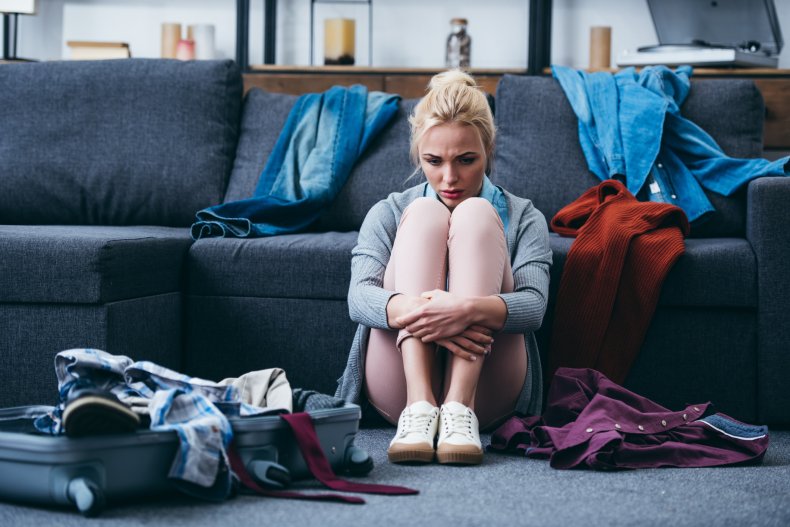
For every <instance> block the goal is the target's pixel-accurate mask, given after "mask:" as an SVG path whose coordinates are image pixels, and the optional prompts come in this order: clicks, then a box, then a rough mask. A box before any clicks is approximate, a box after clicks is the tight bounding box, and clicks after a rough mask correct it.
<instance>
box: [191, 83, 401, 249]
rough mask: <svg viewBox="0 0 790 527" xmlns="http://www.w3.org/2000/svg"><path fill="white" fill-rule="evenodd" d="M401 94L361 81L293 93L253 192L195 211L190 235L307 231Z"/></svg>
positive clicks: (391, 114)
mask: <svg viewBox="0 0 790 527" xmlns="http://www.w3.org/2000/svg"><path fill="white" fill-rule="evenodd" d="M399 101H400V96H399V95H392V94H388V93H382V92H368V90H367V88H366V87H364V86H362V85H359V84H357V85H354V86H351V87H349V88H344V87H342V86H334V87H332V88H330V89H329V90H327V91H326V92H324V93H308V94H305V95H302V96H301V97H299V99H297V101H296V103H295V104H294V106H293V108H292V109H291V112H290V113H289V114H288V119H287V120H286V122H285V125H284V126H283V130H282V132H280V136H279V138H278V139H277V143H276V144H275V145H274V149H273V150H272V153H271V155H270V156H269V159H268V161H267V162H266V166H265V167H264V169H263V172H262V173H261V177H260V179H259V180H258V186H257V187H256V189H255V195H254V196H252V197H250V198H247V199H242V200H238V201H231V202H228V203H222V204H220V205H215V206H213V207H209V208H207V209H203V210H200V211H198V212H197V214H196V217H197V221H196V222H195V223H194V224H192V229H191V234H192V238H193V239H195V240H198V239H200V238H207V237H217V236H219V237H225V236H228V237H230V236H232V237H237V238H244V237H254V236H274V235H277V234H288V233H294V232H299V231H302V230H304V229H306V228H307V227H308V226H309V225H310V224H311V223H313V222H314V221H315V220H317V219H318V217H319V216H320V215H321V213H322V212H323V211H324V210H325V209H326V208H327V207H328V206H329V205H330V204H331V203H332V200H334V199H335V197H336V196H337V194H338V193H339V192H340V189H341V188H343V185H344V184H345V182H346V179H348V176H349V174H350V173H351V169H352V168H353V166H354V163H356V161H357V158H358V157H359V156H360V155H361V154H362V152H364V151H365V149H366V148H367V147H368V145H369V144H370V143H371V142H372V141H373V139H375V138H376V137H377V135H378V134H379V132H381V130H383V129H384V127H385V126H386V125H387V123H389V121H390V120H391V119H392V118H393V117H394V116H395V114H396V113H397V111H398V106H399Z"/></svg>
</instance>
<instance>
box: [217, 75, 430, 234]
mask: <svg viewBox="0 0 790 527" xmlns="http://www.w3.org/2000/svg"><path fill="white" fill-rule="evenodd" d="M296 99H297V96H295V95H284V94H279V93H269V92H266V91H263V90H260V89H258V88H253V89H251V90H250V91H249V92H247V96H246V97H245V99H244V110H243V114H242V120H241V136H240V138H239V146H238V149H237V152H236V161H235V163H234V166H233V173H232V174H231V178H230V182H229V183H228V191H227V193H226V194H225V199H224V201H225V202H229V201H236V200H240V199H244V198H249V197H251V196H252V195H253V194H254V192H255V187H256V186H257V184H258V179H259V178H260V175H261V172H262V171H263V168H264V166H265V165H266V160H267V159H268V158H269V154H270V153H271V151H272V150H273V149H274V144H275V143H276V142H277V138H278V137H279V136H280V131H281V130H282V128H283V125H284V124H285V121H286V119H287V118H288V113H289V112H290V111H291V107H292V106H293V105H294V102H296ZM416 103H417V101H416V100H402V101H401V102H400V107H399V109H398V113H397V115H396V116H395V117H394V118H393V119H392V122H390V124H389V125H388V126H387V127H386V128H385V129H384V130H383V131H382V132H381V133H380V134H379V136H378V137H377V138H376V139H375V140H374V141H373V142H372V143H371V144H370V146H369V147H368V149H367V150H366V151H365V152H364V153H363V154H362V156H361V157H360V158H359V160H357V163H356V165H354V169H353V170H352V172H351V174H350V175H349V178H348V180H347V181H346V184H345V185H344V186H343V189H342V190H341V191H340V194H339V195H338V196H337V198H336V199H335V201H334V202H333V204H332V206H331V207H329V208H328V209H327V210H326V212H325V213H324V214H323V215H322V216H321V218H320V219H319V220H318V222H317V224H316V228H317V229H318V230H320V231H354V230H358V229H359V227H360V225H362V220H364V219H365V215H366V214H367V212H368V210H370V208H371V207H372V206H373V205H375V204H376V202H377V201H379V200H380V199H382V198H385V197H387V195H388V194H390V193H391V192H400V191H403V190H405V189H406V188H408V187H410V186H412V185H415V184H417V183H418V182H419V181H420V180H416V179H414V180H410V181H406V180H407V178H408V177H409V175H410V174H411V173H412V172H413V170H414V167H413V165H412V164H411V161H410V160H409V123H408V116H409V114H410V113H411V111H412V110H413V108H414V105H415V104H416Z"/></svg>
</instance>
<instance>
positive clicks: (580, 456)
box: [490, 368, 768, 470]
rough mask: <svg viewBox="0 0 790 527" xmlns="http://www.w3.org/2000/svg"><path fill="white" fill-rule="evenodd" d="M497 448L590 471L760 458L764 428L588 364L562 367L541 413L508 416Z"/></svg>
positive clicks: (495, 444) (496, 440)
mask: <svg viewBox="0 0 790 527" xmlns="http://www.w3.org/2000/svg"><path fill="white" fill-rule="evenodd" d="M490 448H491V449H492V450H494V451H507V452H517V453H520V454H524V455H526V456H528V457H535V458H549V459H550V463H551V466H552V467H553V468H561V469H567V468H576V467H580V468H592V469H595V470H610V469H625V468H657V467H712V466H722V465H736V464H746V463H759V462H761V461H762V459H763V456H764V455H765V452H766V450H767V449H768V428H767V427H765V426H753V425H747V424H744V423H741V422H738V421H736V420H734V419H732V418H731V417H728V416H726V415H724V414H720V413H714V412H713V409H712V405H711V403H705V404H696V405H691V406H688V407H686V408H685V409H684V410H681V411H679V412H670V411H669V410H667V409H666V408H664V407H663V406H660V405H658V404H656V403H654V402H653V401H650V400H649V399H647V398H645V397H642V396H640V395H637V394H635V393H633V392H630V391H628V390H626V389H625V388H623V387H622V386H619V385H617V384H615V383H614V382H612V381H611V380H609V379H608V378H606V377H605V376H604V375H603V374H602V373H599V372H597V371H595V370H590V369H576V368H560V369H558V370H557V373H556V374H555V376H554V379H553V381H552V384H551V388H550V389H549V396H548V402H547V406H546V411H545V412H544V413H543V416H542V417H533V416H529V417H512V418H511V419H509V420H508V421H506V422H505V423H504V424H503V425H502V426H500V427H499V428H498V429H497V430H496V431H495V432H494V434H493V435H492V436H491V447H490Z"/></svg>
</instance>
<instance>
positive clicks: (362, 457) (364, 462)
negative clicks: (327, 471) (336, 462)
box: [345, 445, 373, 476]
mask: <svg viewBox="0 0 790 527" xmlns="http://www.w3.org/2000/svg"><path fill="white" fill-rule="evenodd" d="M345 466H346V472H347V473H348V474H350V475H352V476H365V475H367V474H368V473H369V472H370V471H371V470H373V458H371V457H370V455H369V454H368V453H367V452H366V451H364V450H362V449H361V448H359V447H358V446H356V445H349V447H348V448H347V449H346V461H345Z"/></svg>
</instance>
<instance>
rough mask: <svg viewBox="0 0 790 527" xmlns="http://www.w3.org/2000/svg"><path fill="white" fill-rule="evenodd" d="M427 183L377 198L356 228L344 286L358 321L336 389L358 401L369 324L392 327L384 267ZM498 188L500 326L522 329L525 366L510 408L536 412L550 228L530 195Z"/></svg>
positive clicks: (514, 330)
mask: <svg viewBox="0 0 790 527" xmlns="http://www.w3.org/2000/svg"><path fill="white" fill-rule="evenodd" d="M427 185H428V184H427V183H421V184H419V185H417V186H415V187H412V188H410V189H408V190H406V191H404V192H396V193H392V194H390V195H389V196H388V197H387V198H386V199H384V200H381V201H379V202H378V203H377V204H376V205H374V206H373V207H372V208H371V209H370V211H369V212H368V214H367V216H366V217H365V221H364V222H363V223H362V227H361V228H360V230H359V238H358V239H357V245H356V247H354V250H353V251H352V259H351V282H350V284H349V289H348V310H349V315H350V316H351V320H353V321H354V322H357V323H359V327H358V328H357V332H356V334H355V336H354V342H353V343H352V345H351V351H350V352H349V356H348V362H347V364H346V369H345V371H344V372H343V376H342V377H340V379H338V388H337V391H336V392H335V395H336V396H337V397H341V398H343V399H345V400H346V401H349V402H353V403H357V404H359V403H360V399H361V397H362V383H363V376H364V372H365V351H366V350H367V344H368V337H369V335H370V328H378V329H392V328H390V327H389V325H388V324H387V302H389V299H390V298H391V297H392V296H393V295H395V294H397V293H396V292H395V291H387V290H385V289H383V287H382V284H383V280H384V270H385V269H386V267H387V263H388V262H389V258H390V254H391V251H392V245H393V242H394V240H395V234H396V232H397V230H398V225H399V224H400V219H401V215H402V214H403V211H404V210H405V209H406V207H407V206H408V205H409V204H410V203H411V202H412V201H414V200H415V199H417V198H419V197H422V196H424V195H425V193H426V188H427ZM503 193H504V195H505V198H506V200H507V206H508V219H509V221H508V223H509V227H508V232H507V233H506V239H507V248H508V251H509V253H510V264H511V267H512V268H513V279H514V292H512V293H503V294H500V295H499V296H500V297H501V298H502V299H503V300H504V301H505V304H506V305H507V319H506V320H505V326H504V328H502V330H501V331H503V332H506V333H523V334H524V339H525V343H526V349H527V360H528V368H527V375H526V378H525V379H524V386H523V388H522V390H521V394H520V396H519V400H518V403H517V405H516V408H515V410H516V411H517V412H518V413H522V414H524V413H529V414H533V415H538V414H540V412H541V407H542V402H543V401H542V398H543V380H542V373H541V365H540V364H541V362H540V354H539V353H538V346H537V342H536V341H535V335H534V331H536V330H537V329H538V328H539V327H540V325H541V323H542V321H543V315H544V313H545V312H546V304H547V302H548V298H549V266H550V265H551V249H550V248H549V231H548V228H547V226H546V220H545V218H544V217H543V215H542V214H541V213H540V211H538V210H537V209H536V208H535V207H534V206H533V205H532V202H531V201H530V200H528V199H524V198H520V197H518V196H515V195H513V194H510V193H509V192H507V191H505V190H503Z"/></svg>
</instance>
